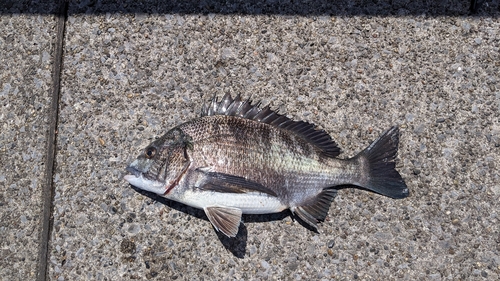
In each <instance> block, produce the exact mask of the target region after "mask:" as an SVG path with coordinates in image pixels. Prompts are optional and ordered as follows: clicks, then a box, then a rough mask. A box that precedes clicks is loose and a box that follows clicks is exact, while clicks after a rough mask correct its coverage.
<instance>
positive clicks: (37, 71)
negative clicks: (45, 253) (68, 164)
mask: <svg viewBox="0 0 500 281" xmlns="http://www.w3.org/2000/svg"><path fill="white" fill-rule="evenodd" d="M4 4H5V5H4ZM17 4H18V5H13V6H10V5H6V3H2V4H0V14H2V13H5V14H3V15H0V108H1V109H0V128H1V134H0V159H1V160H0V279H1V280H34V278H35V277H36V275H37V264H38V259H37V256H38V251H39V248H40V246H41V244H40V231H41V222H42V215H41V214H42V202H43V199H42V190H43V185H44V179H45V174H44V172H45V163H46V159H45V157H46V153H45V150H46V146H47V131H48V127H49V125H48V107H49V105H50V101H51V99H50V88H51V70H52V63H53V48H52V44H54V38H55V34H54V32H53V29H54V25H55V21H54V16H52V15H50V14H47V15H39V14H29V13H28V14H12V13H18V12H19V5H20V6H22V4H23V3H17ZM43 6H44V8H45V10H46V11H47V12H48V13H50V12H53V9H54V4H50V3H48V4H44V5H43ZM51 9H52V10H51ZM26 11H27V10H26Z"/></svg>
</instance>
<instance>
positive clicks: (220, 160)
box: [178, 115, 359, 204]
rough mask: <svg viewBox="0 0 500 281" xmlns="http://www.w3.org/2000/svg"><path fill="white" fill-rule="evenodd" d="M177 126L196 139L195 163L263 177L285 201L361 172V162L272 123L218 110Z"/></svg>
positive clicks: (307, 195)
mask: <svg viewBox="0 0 500 281" xmlns="http://www.w3.org/2000/svg"><path fill="white" fill-rule="evenodd" d="M178 128H179V129H181V130H182V131H183V132H184V133H185V134H187V135H189V136H190V137H191V138H192V140H193V151H192V152H191V161H192V167H193V168H194V169H196V168H200V167H211V169H212V170H213V171H214V172H220V173H224V174H231V175H237V176H241V177H245V178H247V179H249V180H252V181H256V182H259V183H261V184H262V185H264V186H266V187H268V188H270V189H272V190H273V191H274V192H275V193H276V194H278V196H279V197H280V198H281V200H283V201H285V202H286V203H295V204H297V203H300V202H298V201H302V200H306V199H308V198H310V197H313V196H316V195H317V194H318V193H319V192H320V191H321V190H322V189H323V188H325V187H329V186H333V185H338V184H344V183H346V182H352V180H353V179H354V178H358V177H359V171H358V170H357V167H356V165H350V166H351V168H350V169H349V167H346V165H347V166H349V165H348V163H346V161H343V160H341V159H334V158H327V157H324V156H321V154H320V151H319V150H318V149H317V148H316V147H314V146H313V145H312V144H309V143H307V142H306V141H305V140H303V139H302V138H301V137H298V136H297V135H294V134H293V133H292V132H289V131H286V130H282V129H279V128H276V127H272V126H271V125H268V124H264V123H258V122H255V121H252V120H248V119H243V118H239V117H232V116H222V115H217V116H206V117H202V118H198V119H195V120H193V121H191V122H187V123H184V124H182V125H181V126H179V127H178ZM332 170H333V171H334V170H337V171H338V173H335V172H334V173H332ZM332 175H335V176H333V177H332Z"/></svg>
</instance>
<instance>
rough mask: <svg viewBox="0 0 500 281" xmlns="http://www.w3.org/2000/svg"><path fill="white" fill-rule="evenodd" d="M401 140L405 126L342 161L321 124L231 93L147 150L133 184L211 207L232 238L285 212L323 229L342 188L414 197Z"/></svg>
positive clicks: (134, 169) (136, 164)
mask: <svg viewBox="0 0 500 281" xmlns="http://www.w3.org/2000/svg"><path fill="white" fill-rule="evenodd" d="M398 143H399V131H398V128H397V127H392V128H390V129H389V130H387V131H386V132H385V133H383V134H382V135H381V136H380V137H379V138H378V139H376V140H375V141H374V142H373V143H372V144H371V145H370V146H368V147H367V148H366V149H365V150H363V151H361V152H360V153H359V154H358V155H356V156H355V157H353V158H349V159H339V158H336V157H337V156H338V155H339V154H340V149H339V147H338V146H337V144H336V143H335V142H334V141H333V140H332V138H331V137H330V136H329V135H328V134H327V133H326V132H325V131H323V130H318V129H316V128H315V125H313V124H310V123H307V122H303V121H293V120H291V119H289V118H287V117H286V116H283V115H280V114H277V113H276V112H274V111H272V110H271V109H269V106H266V107H264V108H260V107H259V104H257V105H253V104H252V103H251V102H250V101H249V100H246V101H243V100H241V98H240V96H239V95H238V96H237V97H236V98H235V99H233V98H231V96H230V95H225V96H224V97H223V99H222V100H221V101H220V102H219V101H217V99H216V98H214V99H213V100H212V101H211V102H210V103H208V104H206V105H205V106H204V108H203V110H202V114H201V117H199V118H196V119H193V120H191V121H188V122H186V123H184V124H181V125H179V126H177V127H175V128H173V129H171V130H170V131H168V132H167V133H166V134H165V135H163V136H162V137H160V138H159V139H157V140H155V141H154V142H152V143H151V144H150V145H149V146H147V147H146V148H145V149H144V151H143V152H142V153H141V154H140V155H139V157H138V158H137V159H136V160H135V161H134V162H132V163H131V164H130V165H129V166H128V168H127V171H128V172H130V175H127V176H125V180H127V181H128V182H129V183H130V184H132V185H134V186H136V187H138V188H141V189H143V190H147V191H150V192H154V193H156V194H159V195H161V196H164V197H166V198H168V199H171V200H175V201H178V202H181V203H184V204H186V205H189V206H192V207H195V208H200V209H203V210H204V211H205V213H206V215H207V217H208V219H209V220H210V222H211V223H212V224H213V226H214V227H215V229H216V230H218V231H221V232H223V233H224V234H225V235H227V236H229V237H234V236H236V234H237V233H238V228H239V225H240V222H241V215H242V214H267V213H276V212H281V211H283V210H285V209H290V210H291V211H292V212H293V214H295V215H297V216H298V217H299V218H300V219H302V220H303V221H304V222H306V223H308V224H309V225H311V226H312V227H314V228H316V227H317V226H316V224H317V222H318V221H322V220H324V219H325V217H326V215H327V213H328V209H329V208H330V204H331V202H332V200H333V198H334V197H335V195H336V193H337V190H336V189H335V187H337V186H340V185H354V186H358V187H362V188H365V189H368V190H371V191H374V192H376V193H379V194H382V195H385V196H389V197H391V198H404V197H407V196H408V194H409V191H408V188H407V187H406V184H405V182H404V180H403V179H402V178H401V175H400V174H399V173H398V172H397V171H396V170H395V158H396V154H397V150H398Z"/></svg>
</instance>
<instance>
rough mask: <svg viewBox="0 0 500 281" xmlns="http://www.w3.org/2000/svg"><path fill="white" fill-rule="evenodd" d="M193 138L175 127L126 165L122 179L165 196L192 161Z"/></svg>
mask: <svg viewBox="0 0 500 281" xmlns="http://www.w3.org/2000/svg"><path fill="white" fill-rule="evenodd" d="M191 149H192V139H191V138H190V137H189V136H188V135H186V134H184V132H182V130H180V129H179V128H174V129H172V130H170V131H169V132H167V133H166V134H165V135H163V136H162V137H161V138H159V139H157V140H155V141H154V142H152V143H151V144H149V145H148V146H147V147H146V148H145V149H144V150H143V152H142V153H141V154H140V155H139V157H137V159H135V160H134V161H133V162H132V163H131V164H130V165H129V166H128V167H127V171H128V172H129V173H130V174H129V175H126V176H125V177H124V179H125V180H126V181H128V182H129V183H130V184H131V185H133V186H136V187H138V188H140V189H143V190H146V191H149V192H154V193H156V194H159V195H163V196H165V195H167V194H168V193H169V192H170V191H171V190H172V189H173V188H174V187H175V186H176V185H177V184H178V183H179V181H180V180H181V179H182V177H183V176H184V174H185V173H186V171H187V169H188V168H189V166H190V164H191V160H190V157H189V151H190V150H191Z"/></svg>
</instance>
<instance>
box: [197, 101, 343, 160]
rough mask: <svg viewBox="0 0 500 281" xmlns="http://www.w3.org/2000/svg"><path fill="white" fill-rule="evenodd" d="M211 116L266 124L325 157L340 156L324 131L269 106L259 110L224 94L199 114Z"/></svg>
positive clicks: (208, 104) (255, 106) (250, 103)
mask: <svg viewBox="0 0 500 281" xmlns="http://www.w3.org/2000/svg"><path fill="white" fill-rule="evenodd" d="M212 115H226V116H237V117H241V118H245V119H250V120H254V121H257V122H262V123H266V124H269V125H272V126H275V127H277V128H281V129H285V130H288V131H291V132H293V133H295V134H297V135H299V136H301V137H302V138H303V139H304V140H306V141H308V142H310V143H311V144H313V145H315V146H316V147H317V148H319V149H320V150H321V151H322V152H323V154H324V155H325V156H328V157H337V156H338V155H339V154H340V148H339V147H338V146H337V144H336V143H335V142H334V141H333V140H332V138H331V137H330V135H328V134H327V133H326V132H325V131H324V130H317V129H316V125H314V124H311V123H308V122H304V121H294V120H292V119H290V118H288V117H286V116H285V115H281V114H278V113H277V112H276V111H274V110H271V109H270V108H269V105H267V106H265V107H264V108H260V102H258V103H256V104H252V101H251V100H250V99H247V100H242V99H241V97H240V95H237V96H236V97H235V98H234V99H233V98H232V97H231V95H230V94H225V95H224V97H223V98H222V100H221V101H220V102H219V101H218V100H217V97H213V98H212V100H211V101H210V102H208V103H205V105H204V106H203V109H202V112H201V116H202V117H203V116H212Z"/></svg>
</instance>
